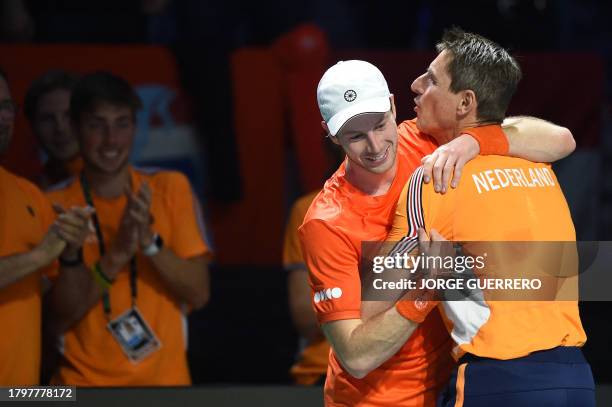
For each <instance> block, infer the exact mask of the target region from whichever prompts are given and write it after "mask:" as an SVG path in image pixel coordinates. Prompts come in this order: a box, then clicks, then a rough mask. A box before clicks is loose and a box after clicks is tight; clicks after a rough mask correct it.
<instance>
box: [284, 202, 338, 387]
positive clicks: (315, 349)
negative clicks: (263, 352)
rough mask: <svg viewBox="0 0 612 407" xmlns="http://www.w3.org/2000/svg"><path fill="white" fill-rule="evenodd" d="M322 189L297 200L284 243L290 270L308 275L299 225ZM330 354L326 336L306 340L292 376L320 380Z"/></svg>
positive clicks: (307, 381) (306, 382)
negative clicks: (315, 339) (311, 340)
mask: <svg viewBox="0 0 612 407" xmlns="http://www.w3.org/2000/svg"><path fill="white" fill-rule="evenodd" d="M318 193H319V191H314V192H311V193H309V194H307V195H304V196H303V197H301V198H299V199H298V200H297V201H295V203H294V204H293V207H292V208H291V213H290V215H289V220H288V222H287V228H286V229H285V244H284V245H283V266H284V267H285V270H287V271H293V270H300V271H296V272H299V273H303V274H304V279H306V278H307V274H306V264H304V257H303V256H302V247H301V246H300V241H299V240H300V239H299V237H298V228H299V227H300V225H301V224H302V222H303V221H304V216H305V215H306V212H307V211H308V208H309V207H310V204H311V202H312V200H313V199H314V198H315V197H316V196H317V194H318ZM328 357H329V344H328V343H327V340H326V339H325V338H321V339H319V340H317V341H314V342H312V343H305V346H304V348H303V349H302V350H301V351H300V354H299V356H298V360H297V361H296V362H295V364H294V365H293V366H291V370H290V373H291V376H292V377H293V378H294V379H295V381H296V383H298V384H301V385H306V386H308V385H312V384H315V383H317V382H318V381H319V379H320V378H321V376H323V375H325V373H326V372H327V359H328Z"/></svg>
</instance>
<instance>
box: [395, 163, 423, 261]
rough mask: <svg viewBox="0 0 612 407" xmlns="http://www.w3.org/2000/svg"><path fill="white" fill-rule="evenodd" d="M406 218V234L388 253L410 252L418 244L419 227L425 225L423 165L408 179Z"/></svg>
mask: <svg viewBox="0 0 612 407" xmlns="http://www.w3.org/2000/svg"><path fill="white" fill-rule="evenodd" d="M406 218H407V219H408V234H407V235H406V236H404V237H403V238H402V240H400V241H399V242H397V244H396V245H395V246H394V247H393V250H391V253H389V255H390V256H394V255H396V254H400V255H401V254H404V253H410V252H411V251H412V250H413V249H414V248H415V247H416V246H417V245H418V244H419V229H420V228H424V227H425V220H424V219H425V217H424V216H423V167H419V168H417V169H416V170H415V171H414V173H413V174H412V176H411V177H410V179H409V180H408V194H407V196H406Z"/></svg>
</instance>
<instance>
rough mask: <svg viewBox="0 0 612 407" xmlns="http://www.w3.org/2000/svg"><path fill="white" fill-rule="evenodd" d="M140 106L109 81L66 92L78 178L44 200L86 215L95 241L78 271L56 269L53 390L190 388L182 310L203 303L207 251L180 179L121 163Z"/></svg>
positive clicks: (90, 78)
mask: <svg viewBox="0 0 612 407" xmlns="http://www.w3.org/2000/svg"><path fill="white" fill-rule="evenodd" d="M140 104H141V102H140V99H139V98H138V96H137V95H136V93H135V92H134V90H133V89H132V87H131V86H130V85H129V84H128V83H127V82H126V81H125V80H123V79H121V78H118V77H116V76H114V75H112V74H109V73H95V74H90V75H87V76H85V77H83V78H82V79H81V80H80V81H79V82H78V83H77V84H76V86H75V87H74V89H73V93H72V99H71V102H70V115H71V119H72V121H73V128H74V130H75V136H76V137H77V140H78V141H79V145H80V149H81V154H82V156H83V162H84V165H83V172H82V174H81V177H79V178H75V179H74V180H73V181H72V182H70V183H68V184H66V185H64V186H62V187H59V188H57V189H56V190H54V191H51V192H50V193H49V197H50V198H51V200H52V201H54V202H60V203H62V204H63V205H64V206H67V207H69V206H71V205H78V204H83V203H87V204H89V205H90V206H92V207H94V208H95V210H96V212H95V215H94V217H93V226H94V230H95V234H93V233H92V234H91V235H90V236H89V237H88V239H87V240H86V242H85V244H84V245H83V250H82V260H83V263H81V264H80V265H75V267H73V268H71V269H66V270H62V273H60V275H59V277H58V278H57V279H56V280H55V281H54V284H53V286H52V288H51V291H50V293H49V296H50V304H51V307H52V311H53V316H52V322H51V325H52V326H54V328H55V331H56V333H57V334H58V335H63V340H62V342H61V343H62V344H63V346H62V350H61V351H62V359H61V361H60V367H59V369H58V371H57V372H56V374H55V375H54V377H53V378H52V380H51V383H53V384H71V385H83V386H154V385H162V386H163V385H168V386H181V385H189V384H191V379H190V375H189V370H188V367H187V358H186V348H187V332H186V330H185V327H186V319H185V310H186V307H185V306H187V307H190V308H191V309H195V308H200V307H202V306H204V305H205V304H206V303H207V301H208V298H209V276H208V266H207V262H208V256H209V254H210V251H209V249H208V246H207V245H206V243H205V241H204V230H203V224H202V221H201V212H200V207H199V205H198V202H197V199H196V197H195V195H194V194H193V192H192V190H191V187H190V185H189V183H188V181H187V179H186V178H185V176H183V175H182V174H180V173H177V172H168V171H156V170H152V169H146V170H145V169H136V168H134V167H132V166H130V165H129V164H128V157H129V155H130V150H131V148H132V142H133V140H134V135H135V132H136V127H135V115H136V111H137V110H138V109H139V108H140Z"/></svg>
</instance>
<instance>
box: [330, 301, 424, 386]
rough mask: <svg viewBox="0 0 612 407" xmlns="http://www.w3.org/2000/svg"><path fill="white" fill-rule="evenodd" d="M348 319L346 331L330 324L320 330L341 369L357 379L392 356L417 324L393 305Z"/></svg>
mask: <svg viewBox="0 0 612 407" xmlns="http://www.w3.org/2000/svg"><path fill="white" fill-rule="evenodd" d="M343 322H349V321H343ZM350 322H352V323H353V327H352V329H350V330H335V329H334V327H333V323H331V324H325V325H323V331H324V332H325V335H326V337H327V339H328V340H329V341H330V343H331V344H332V347H333V349H334V351H335V352H336V355H337V356H338V357H339V359H340V361H341V363H342V365H343V366H344V368H345V369H346V370H347V371H348V372H349V374H351V375H352V376H354V377H356V378H358V379H361V378H363V377H365V376H366V375H367V374H368V373H370V372H371V371H372V370H374V369H376V368H378V367H379V366H380V365H382V364H383V363H384V362H386V361H387V360H389V358H391V356H393V355H395V354H396V353H397V351H399V350H400V348H401V347H402V346H403V345H404V344H405V343H406V341H407V340H408V339H409V338H410V336H411V335H412V333H413V332H414V330H415V329H416V328H417V327H418V324H417V323H415V322H412V321H409V320H407V319H406V318H404V317H402V316H401V315H400V314H399V313H398V312H397V310H396V309H395V307H392V308H390V309H388V310H387V311H385V312H383V313H381V314H379V315H377V316H375V317H373V318H372V319H370V320H368V321H366V322H363V321H361V320H352V321H350Z"/></svg>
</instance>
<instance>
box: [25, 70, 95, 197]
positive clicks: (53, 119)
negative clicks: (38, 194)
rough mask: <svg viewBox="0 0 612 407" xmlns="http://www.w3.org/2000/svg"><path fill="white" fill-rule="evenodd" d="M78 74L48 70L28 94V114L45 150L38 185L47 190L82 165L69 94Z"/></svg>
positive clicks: (77, 171) (26, 103)
mask: <svg viewBox="0 0 612 407" xmlns="http://www.w3.org/2000/svg"><path fill="white" fill-rule="evenodd" d="M75 83H76V76H74V75H72V74H69V73H67V72H64V71H49V72H47V73H45V74H44V75H42V76H41V77H39V78H38V79H36V80H35V81H34V82H32V85H31V86H30V88H29V89H28V92H27V93H26V97H25V106H24V109H25V115H26V117H27V118H28V121H29V122H30V127H31V128H32V132H33V133H34V135H35V136H36V138H37V140H38V142H39V143H40V146H41V147H42V149H43V150H44V152H45V153H46V156H47V157H46V162H45V166H44V172H43V174H41V177H40V179H39V180H38V185H39V186H40V187H41V188H42V189H45V188H47V187H49V186H51V185H53V184H56V183H58V182H60V181H64V180H66V179H67V178H69V177H70V176H73V175H77V174H78V173H79V172H80V171H81V169H82V168H83V160H82V159H81V157H80V155H79V145H78V143H77V140H76V138H75V137H74V135H73V134H72V128H71V126H70V93H71V92H72V87H73V86H74V84H75Z"/></svg>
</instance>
